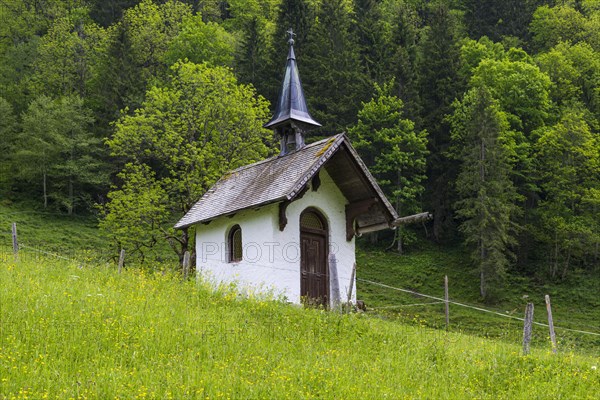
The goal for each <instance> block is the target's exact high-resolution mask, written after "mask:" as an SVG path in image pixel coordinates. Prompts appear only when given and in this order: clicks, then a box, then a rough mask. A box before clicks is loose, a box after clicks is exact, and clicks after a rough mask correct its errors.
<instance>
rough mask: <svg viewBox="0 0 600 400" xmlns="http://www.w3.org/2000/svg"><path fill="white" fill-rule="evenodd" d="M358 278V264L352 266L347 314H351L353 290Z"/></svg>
mask: <svg viewBox="0 0 600 400" xmlns="http://www.w3.org/2000/svg"><path fill="white" fill-rule="evenodd" d="M355 277H356V263H354V264H352V272H351V273H350V287H349V288H348V302H347V303H346V312H347V313H349V312H350V310H351V309H352V289H353V288H354V278H355Z"/></svg>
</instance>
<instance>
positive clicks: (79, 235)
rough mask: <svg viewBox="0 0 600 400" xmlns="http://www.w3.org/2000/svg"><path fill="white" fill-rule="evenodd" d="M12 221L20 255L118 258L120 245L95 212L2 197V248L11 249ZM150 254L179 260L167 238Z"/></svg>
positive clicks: (81, 259)
mask: <svg viewBox="0 0 600 400" xmlns="http://www.w3.org/2000/svg"><path fill="white" fill-rule="evenodd" d="M13 222H14V223H16V224H17V237H18V242H19V247H20V256H21V258H22V259H25V260H27V259H29V260H38V259H40V257H45V256H48V255H49V254H53V255H56V256H59V257H66V258H69V259H75V260H78V261H79V262H88V263H92V264H93V263H98V262H106V261H112V262H116V260H117V259H118V257H119V252H120V249H119V248H117V246H116V244H115V243H114V242H112V241H111V240H110V238H109V237H108V236H107V234H106V233H104V232H102V231H100V230H99V229H98V219H97V217H96V216H95V215H84V216H82V215H66V214H61V213H58V212H56V211H51V210H43V209H40V208H32V207H30V206H27V205H24V204H15V203H10V204H8V203H6V202H5V203H3V202H1V201H0V251H4V252H7V251H9V250H11V249H12V233H11V229H12V228H11V227H12V223H13ZM147 256H148V258H149V259H161V260H163V261H164V262H171V263H172V264H173V266H175V264H176V263H177V256H176V254H175V253H174V252H173V251H172V250H171V249H170V248H169V246H168V244H167V243H166V242H165V243H162V245H160V246H157V250H156V251H155V252H153V253H151V254H147ZM126 260H127V255H126ZM146 267H148V266H146Z"/></svg>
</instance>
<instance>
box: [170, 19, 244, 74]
mask: <svg viewBox="0 0 600 400" xmlns="http://www.w3.org/2000/svg"><path fill="white" fill-rule="evenodd" d="M234 49H235V40H234V38H233V36H232V35H231V34H230V33H228V32H227V31H226V30H225V29H224V28H223V27H221V26H220V25H218V24H216V23H214V22H207V23H205V22H203V21H202V18H201V16H200V15H195V16H193V17H188V18H186V19H185V20H184V21H183V23H182V25H181V31H180V32H179V33H178V34H177V36H175V37H174V38H173V40H172V41H171V43H170V44H169V49H168V50H167V52H166V54H165V62H166V64H167V65H171V64H174V63H175V62H176V61H177V60H184V59H186V60H189V61H190V62H193V63H196V64H201V63H203V62H207V63H208V64H210V65H215V66H216V65H223V66H231V65H232V63H233V53H234Z"/></svg>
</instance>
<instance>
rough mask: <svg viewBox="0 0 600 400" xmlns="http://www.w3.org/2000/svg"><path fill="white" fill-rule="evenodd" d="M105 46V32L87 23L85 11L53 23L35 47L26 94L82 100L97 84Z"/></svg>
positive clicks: (106, 43)
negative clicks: (78, 97) (72, 97)
mask: <svg viewBox="0 0 600 400" xmlns="http://www.w3.org/2000/svg"><path fill="white" fill-rule="evenodd" d="M108 44H109V42H108V36H107V33H106V31H105V30H104V29H103V28H100V27H98V26H97V25H95V24H93V23H91V22H90V21H89V19H88V16H87V11H86V10H83V9H82V10H77V12H73V13H71V14H69V15H67V16H64V17H61V18H59V19H57V20H55V21H54V22H53V24H52V26H51V27H50V29H49V30H48V33H47V34H46V35H44V36H43V37H42V38H41V39H40V42H39V45H38V47H37V57H36V59H35V64H34V67H33V74H32V77H31V80H30V82H29V85H30V87H29V89H30V91H31V92H32V93H34V94H37V95H54V96H56V95H65V96H69V95H78V96H80V97H82V98H85V96H87V95H88V94H89V93H90V91H91V89H92V88H93V86H94V85H97V84H98V73H99V70H100V68H101V66H102V62H103V61H104V60H103V58H104V57H105V54H106V51H107V48H108Z"/></svg>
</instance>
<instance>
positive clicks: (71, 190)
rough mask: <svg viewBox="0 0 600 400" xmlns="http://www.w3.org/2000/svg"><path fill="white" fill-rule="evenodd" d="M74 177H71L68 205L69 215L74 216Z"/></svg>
mask: <svg viewBox="0 0 600 400" xmlns="http://www.w3.org/2000/svg"><path fill="white" fill-rule="evenodd" d="M73 197H74V195H73V177H69V200H68V204H67V214H69V215H72V214H73V208H74V201H73Z"/></svg>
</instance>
